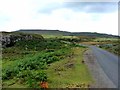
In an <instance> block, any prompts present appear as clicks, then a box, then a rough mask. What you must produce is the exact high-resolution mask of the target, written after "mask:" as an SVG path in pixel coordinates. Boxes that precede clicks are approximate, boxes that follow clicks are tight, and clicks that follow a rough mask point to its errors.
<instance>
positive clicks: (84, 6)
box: [39, 2, 118, 13]
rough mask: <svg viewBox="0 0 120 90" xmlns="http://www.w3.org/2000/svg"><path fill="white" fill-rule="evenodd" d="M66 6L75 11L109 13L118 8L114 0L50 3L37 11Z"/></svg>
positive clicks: (48, 10)
mask: <svg viewBox="0 0 120 90" xmlns="http://www.w3.org/2000/svg"><path fill="white" fill-rule="evenodd" d="M60 8H68V9H72V10H73V11H77V12H86V13H109V12H114V11H116V10H118V7H117V3H115V2H64V3H63V4H59V3H51V4H48V5H46V6H45V7H43V8H42V9H40V10H39V13H51V12H52V11H53V10H57V9H60Z"/></svg>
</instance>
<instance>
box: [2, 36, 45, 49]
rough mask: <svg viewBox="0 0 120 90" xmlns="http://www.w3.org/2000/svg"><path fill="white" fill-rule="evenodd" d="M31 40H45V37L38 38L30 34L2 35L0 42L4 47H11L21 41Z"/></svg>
mask: <svg viewBox="0 0 120 90" xmlns="http://www.w3.org/2000/svg"><path fill="white" fill-rule="evenodd" d="M31 39H43V37H42V36H41V38H36V37H34V36H33V35H30V34H1V35H0V42H1V44H2V47H10V46H13V45H14V44H15V43H16V42H18V41H20V40H31Z"/></svg>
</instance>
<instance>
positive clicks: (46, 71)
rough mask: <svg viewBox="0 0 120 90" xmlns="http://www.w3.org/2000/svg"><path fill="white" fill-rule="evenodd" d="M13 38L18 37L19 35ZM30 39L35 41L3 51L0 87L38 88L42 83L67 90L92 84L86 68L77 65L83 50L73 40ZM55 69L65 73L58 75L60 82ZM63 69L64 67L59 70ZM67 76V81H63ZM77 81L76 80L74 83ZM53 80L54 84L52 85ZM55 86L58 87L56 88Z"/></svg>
mask: <svg viewBox="0 0 120 90" xmlns="http://www.w3.org/2000/svg"><path fill="white" fill-rule="evenodd" d="M6 34H7V33H6ZM8 34H11V33H8ZM12 34H13V33H12ZM14 34H15V35H19V33H17V34H16V33H14ZM30 35H31V36H32V37H33V36H35V37H36V38H32V39H23V40H19V41H17V42H15V43H14V44H13V45H12V46H10V47H4V48H3V58H2V80H3V83H2V86H3V87H8V88H11V87H14V88H21V87H22V88H25V87H32V88H41V87H42V86H41V85H40V83H41V82H43V81H44V82H48V86H49V87H67V86H69V85H72V84H76V83H78V84H82V83H85V84H86V85H88V84H90V83H91V82H92V78H91V76H90V75H89V72H88V70H87V67H86V66H85V65H84V64H82V63H81V61H82V60H83V57H82V55H83V52H84V50H86V49H87V48H86V47H84V46H80V45H77V44H76V43H77V42H76V39H71V37H64V38H60V37H59V38H56V37H54V38H44V36H43V37H42V39H41V38H39V37H41V35H37V34H30ZM75 42H76V43H75ZM57 63H58V64H57ZM57 65H58V66H60V68H63V69H64V70H65V71H64V70H63V71H64V72H61V74H62V73H63V74H64V76H63V78H62V79H61V80H60V81H59V77H58V75H56V72H54V71H53V69H57V71H59V70H58V68H56V66H57ZM63 65H65V67H62V66H63ZM71 65H72V66H74V68H73V67H71ZM58 66H57V67H58ZM74 69H75V72H74ZM79 72H81V73H79ZM57 73H58V72H57ZM52 74H53V75H52ZM82 75H84V77H82ZM67 76H70V77H69V78H66V77H67ZM75 77H76V79H75ZM79 77H80V79H78V80H77V78H79ZM65 78H66V80H67V82H66V81H65ZM55 79H56V80H55ZM70 79H71V80H70ZM57 80H58V82H57V83H56V84H55V85H53V84H54V83H55V82H56V81H57ZM54 81H55V82H54ZM58 83H61V84H59V86H58V85H57V84H58Z"/></svg>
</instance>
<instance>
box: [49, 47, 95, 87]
mask: <svg viewBox="0 0 120 90" xmlns="http://www.w3.org/2000/svg"><path fill="white" fill-rule="evenodd" d="M85 50H86V48H78V47H77V48H73V49H72V52H71V55H70V57H67V58H65V59H63V60H61V61H58V62H55V63H53V64H51V66H50V67H49V68H48V70H47V72H48V76H49V87H50V88H61V87H62V88H66V87H68V88H78V87H83V88H85V87H88V85H90V84H91V83H92V82H93V80H92V77H91V75H90V73H89V71H88V69H87V66H86V65H85V64H84V63H82V61H83V53H84V51H85Z"/></svg>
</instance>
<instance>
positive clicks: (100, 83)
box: [84, 50, 116, 88]
mask: <svg viewBox="0 0 120 90" xmlns="http://www.w3.org/2000/svg"><path fill="white" fill-rule="evenodd" d="M84 60H85V64H86V65H87V66H88V69H89V71H90V73H91V75H92V77H93V79H94V81H95V83H93V84H92V85H91V88H116V86H115V85H114V84H113V82H112V81H111V80H110V79H109V78H108V76H107V75H106V74H105V72H104V71H103V69H102V68H101V66H100V65H99V63H98V62H97V60H96V58H95V56H94V54H93V53H92V51H91V50H87V51H86V52H85V53H84Z"/></svg>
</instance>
